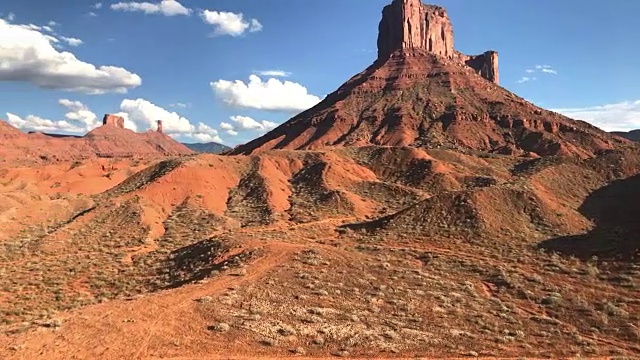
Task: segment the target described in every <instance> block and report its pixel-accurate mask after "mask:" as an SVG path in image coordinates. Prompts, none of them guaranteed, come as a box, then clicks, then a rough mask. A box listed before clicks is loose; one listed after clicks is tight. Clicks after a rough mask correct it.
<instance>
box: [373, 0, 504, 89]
mask: <svg viewBox="0 0 640 360" xmlns="http://www.w3.org/2000/svg"><path fill="white" fill-rule="evenodd" d="M453 44H454V41H453V26H452V25H451V20H450V19H449V16H448V15H447V12H446V10H445V9H444V8H442V7H440V6H435V5H426V4H423V3H422V1H421V0H393V2H392V3H391V4H390V5H387V6H385V7H384V9H383V10H382V20H380V25H379V26H378V60H383V61H384V60H386V59H388V58H389V57H390V56H391V55H392V54H393V53H394V52H397V51H402V52H404V53H405V54H406V55H410V54H411V53H412V50H422V52H425V51H426V52H429V53H432V54H436V55H438V56H442V57H445V58H448V59H452V60H454V61H457V62H460V63H461V64H464V65H467V66H469V67H470V68H472V69H474V70H475V71H476V72H477V73H478V74H479V75H480V76H482V77H484V78H485V79H487V80H489V81H492V82H494V83H496V84H497V83H498V80H499V75H498V53H497V52H495V51H487V52H485V53H484V54H482V55H477V56H469V55H464V54H462V53H460V52H458V51H455V50H454V46H453Z"/></svg>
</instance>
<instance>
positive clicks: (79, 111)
mask: <svg viewBox="0 0 640 360" xmlns="http://www.w3.org/2000/svg"><path fill="white" fill-rule="evenodd" d="M58 104H60V105H62V106H64V107H65V108H67V110H68V112H67V113H66V114H65V115H64V117H65V118H66V119H67V120H71V121H79V122H81V123H83V124H84V125H85V126H86V131H90V130H92V129H94V128H96V127H97V126H99V125H100V122H99V121H98V117H97V116H96V114H95V113H93V112H92V111H91V110H89V108H88V107H87V106H86V105H84V104H83V103H81V102H80V101H71V100H68V99H60V100H58Z"/></svg>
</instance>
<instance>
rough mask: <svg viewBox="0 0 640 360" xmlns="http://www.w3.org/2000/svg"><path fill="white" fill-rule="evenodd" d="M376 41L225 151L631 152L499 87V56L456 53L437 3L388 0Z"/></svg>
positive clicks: (582, 124)
mask: <svg viewBox="0 0 640 360" xmlns="http://www.w3.org/2000/svg"><path fill="white" fill-rule="evenodd" d="M377 44H378V56H377V59H376V60H375V62H374V63H373V64H372V65H371V66H369V67H368V68H367V69H365V70H364V71H362V72H361V73H359V74H357V75H355V76H353V77H352V78H351V79H349V80H348V81H347V82H346V83H344V84H343V85H341V86H340V87H339V88H338V89H337V90H336V91H334V92H333V93H331V94H329V95H327V96H326V97H325V98H324V99H323V100H322V101H321V102H320V103H318V104H317V105H315V106H314V107H312V108H310V109H308V110H306V111H304V112H302V113H300V114H298V115H297V116H295V117H293V118H291V119H290V120H289V121H287V122H285V123H284V124H282V125H280V126H278V127H277V128H275V129H274V130H272V131H270V132H268V133H267V134H265V135H263V136H261V137H259V138H257V139H254V140H253V141H250V142H248V143H246V144H244V145H241V146H238V147H237V148H235V149H233V150H232V151H230V152H229V154H231V155H235V154H245V155H246V154H256V153H260V152H263V151H267V150H270V149H299V150H311V149H320V148H323V147H328V146H368V145H377V146H409V147H416V148H428V149H435V148H446V149H452V150H457V151H471V152H482V153H494V154H503V155H513V156H524V157H537V156H552V155H558V156H576V157H580V158H588V157H593V156H595V155H596V154H598V153H599V152H601V151H604V150H608V149H615V148H617V147H619V146H631V143H630V142H629V141H627V140H625V139H622V138H620V137H617V136H613V135H611V134H608V133H606V132H605V131H603V130H601V129H599V128H597V127H595V126H592V125H590V124H588V123H586V122H584V121H576V120H573V119H570V118H568V117H566V116H563V115H561V114H558V113H555V112H552V111H549V110H545V109H542V108H540V107H538V106H535V105H534V104H532V103H530V102H528V101H526V100H525V99H523V98H521V97H518V96H517V95H515V94H513V93H511V92H510V91H508V90H507V89H505V88H503V87H501V86H500V85H499V78H500V75H499V71H498V53H497V52H496V51H494V50H490V51H487V52H485V53H484V54H481V55H465V54H463V53H462V52H459V51H457V50H456V49H455V48H454V37H453V27H452V24H451V21H450V19H449V16H448V15H447V12H446V11H445V9H444V8H442V7H440V6H435V5H425V4H423V3H422V2H421V1H420V0H394V1H393V2H392V3H391V4H390V5H387V6H385V7H384V9H383V10H382V18H381V20H380V23H379V26H378V42H377Z"/></svg>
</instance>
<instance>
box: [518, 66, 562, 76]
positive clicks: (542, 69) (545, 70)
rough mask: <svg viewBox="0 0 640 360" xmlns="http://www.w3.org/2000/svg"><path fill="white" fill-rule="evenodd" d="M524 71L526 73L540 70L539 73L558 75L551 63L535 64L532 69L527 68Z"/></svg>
mask: <svg viewBox="0 0 640 360" xmlns="http://www.w3.org/2000/svg"><path fill="white" fill-rule="evenodd" d="M525 72H526V73H527V74H533V73H536V72H541V73H545V74H553V75H558V72H557V71H556V70H555V69H554V68H553V66H551V65H536V66H534V68H533V69H527V70H525Z"/></svg>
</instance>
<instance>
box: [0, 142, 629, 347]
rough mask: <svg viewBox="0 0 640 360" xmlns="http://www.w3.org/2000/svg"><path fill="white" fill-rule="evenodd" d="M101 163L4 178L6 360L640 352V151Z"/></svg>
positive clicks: (293, 155) (365, 151) (277, 155)
mask: <svg viewBox="0 0 640 360" xmlns="http://www.w3.org/2000/svg"><path fill="white" fill-rule="evenodd" d="M99 160H100V161H108V162H109V163H110V164H111V165H112V166H113V170H112V175H111V176H112V177H113V178H114V179H113V180H109V178H108V177H106V176H105V174H103V173H102V172H101V170H100V168H101V166H100V165H99V164H97V163H94V161H96V160H86V161H85V162H83V163H82V164H81V165H80V166H78V167H76V168H74V169H72V170H70V171H67V170H66V169H61V168H60V165H48V166H45V167H40V168H39V169H38V170H37V172H34V169H32V168H28V167H24V168H11V169H4V170H2V174H3V175H2V179H3V181H2V187H1V188H0V193H1V194H3V196H5V197H6V199H10V201H11V202H9V203H6V202H2V203H3V204H7V205H4V208H3V209H1V211H2V212H0V220H1V221H2V224H0V225H1V226H0V227H1V228H2V229H3V232H2V233H1V234H0V235H1V237H0V244H2V248H0V249H1V251H0V254H2V263H3V275H4V276H3V277H2V280H0V281H1V282H2V283H1V285H2V286H1V287H0V289H5V290H2V291H0V299H2V307H1V308H0V309H2V313H0V316H1V317H2V318H3V319H4V322H5V325H4V326H2V327H0V328H1V329H2V331H4V332H5V334H6V335H4V336H0V354H3V358H8V359H12V358H47V359H52V358H53V359H57V358H60V359H62V358H67V357H68V355H70V354H81V355H80V356H86V357H101V358H107V359H118V358H131V357H137V356H142V357H150V358H152V357H157V356H160V354H165V355H166V354H171V355H172V356H183V357H184V356H188V357H189V356H190V357H194V358H203V357H206V358H212V359H217V358H220V359H222V358H228V356H229V354H231V355H237V356H240V357H239V358H242V356H258V355H260V356H263V357H264V358H282V357H285V356H289V355H288V354H291V352H290V351H293V352H298V353H305V354H308V355H309V356H313V357H314V358H322V357H323V356H330V355H332V354H342V355H341V356H358V357H360V358H373V357H379V356H387V355H388V357H397V356H400V355H412V354H418V355H419V356H425V357H426V356H431V357H438V358H442V357H456V356H470V355H469V354H482V355H483V356H494V355H499V356H507V357H511V356H513V357H516V356H531V357H548V356H551V357H558V356H573V355H575V354H576V353H579V354H592V353H598V354H617V355H626V356H635V355H638V354H640V348H638V346H637V340H638V336H639V333H638V330H637V327H636V326H635V325H634V324H636V323H637V321H638V320H639V319H638V315H637V314H638V313H640V312H639V310H640V304H639V303H638V302H637V301H636V300H635V299H637V294H638V289H637V284H638V281H640V277H639V276H640V272H638V267H637V261H638V256H639V255H640V254H639V253H638V251H639V249H640V244H639V243H638V242H637V237H634V236H632V234H633V231H635V230H634V229H636V227H635V225H633V224H634V223H633V222H632V221H631V217H620V216H618V215H616V214H623V213H624V211H625V210H624V209H631V208H632V207H633V204H635V203H638V201H639V200H640V199H638V198H637V196H638V192H637V191H633V186H634V185H633V184H635V183H636V182H637V181H635V180H634V178H633V175H634V174H637V173H639V172H640V152H638V151H637V150H624V151H617V150H616V151H608V152H605V153H602V154H600V155H598V156H596V157H595V158H592V159H585V160H580V159H576V158H572V157H568V158H567V157H545V158H539V159H527V158H518V157H513V156H507V155H493V156H489V157H484V158H480V157H477V156H473V155H467V154H463V153H460V152H457V151H452V150H438V149H433V150H422V149H417V148H413V147H377V146H368V147H359V148H336V149H324V150H318V151H287V150H277V151H269V152H264V153H262V154H260V155H252V156H217V155H199V156H197V157H191V156H190V157H174V158H170V159H166V160H160V161H153V162H151V163H150V164H149V166H147V167H145V166H141V165H140V164H139V165H137V166H138V167H137V168H136V171H137V172H136V173H134V174H131V175H129V174H127V173H126V171H127V166H131V165H132V164H127V163H126V162H127V161H131V160H127V159H99ZM61 171H62V172H61ZM36 174H37V175H36ZM34 176H37V178H39V179H40V180H39V181H38V182H37V186H36V185H35V184H36V183H35V182H31V181H29V180H27V179H29V178H33V177H34ZM96 178H104V179H105V180H104V181H103V182H101V183H97V182H95V181H94V180H92V179H96ZM82 184H84V185H82ZM618 184H619V185H618ZM625 184H626V185H625ZM74 188H76V189H80V188H81V189H83V190H82V191H78V190H75V191H69V189H74ZM610 189H611V190H610ZM618 198H625V199H626V200H625V201H624V202H620V203H618V204H619V205H618V207H617V208H615V206H616V205H615V204H616V203H615V200H614V199H618ZM27 208H28V209H32V210H31V211H30V212H31V213H32V214H33V215H35V216H27V217H24V216H21V215H20V214H21V213H20V211H23V210H24V209H27ZM21 209H22V210H21ZM35 209H38V210H37V211H35ZM608 214H610V215H608ZM53 215H55V216H53ZM16 218H18V219H20V221H16ZM45 219H46V220H45ZM632 225H633V226H632ZM612 229H617V230H615V231H616V234H626V235H625V236H624V237H617V239H616V240H615V241H613V242H612V241H603V240H602V239H611V237H610V236H609V237H605V238H598V239H600V240H598V241H595V240H594V236H596V235H597V234H603V233H608V232H610V231H612ZM624 229H626V230H624ZM625 231H626V232H625ZM581 244H585V245H587V246H583V245H581ZM63 249H64V251H63ZM594 259H596V260H594ZM43 269H46V271H43ZM26 283H30V284H31V285H29V286H28V287H24V286H20V285H18V284H26ZM54 284H55V285H54ZM16 286H20V287H19V289H20V290H19V291H18V290H17V289H18V287H16ZM51 286H53V287H54V289H52V288H51ZM9 289H11V290H9ZM78 307H80V308H81V309H77V310H72V309H75V308H78ZM16 309H20V310H19V311H18V310H16ZM576 314H581V315H580V316H576ZM49 329H52V330H49ZM505 329H506V330H505ZM593 329H598V330H597V332H596V331H595V330H593ZM505 331H508V332H509V333H506V332H505ZM124 333H126V334H127V335H126V336H123V335H122V334H124ZM452 334H453V335H452ZM552 334H553V335H552ZM63 339H64V340H63ZM105 339H106V340H105ZM104 341H108V342H109V343H110V344H112V345H110V346H109V347H108V348H104V347H101V345H100V344H103V343H104ZM53 344H63V345H60V346H53ZM3 348H4V349H11V350H6V351H4V352H3V350H2V349H3ZM395 354H398V355H395ZM165 355H163V356H165Z"/></svg>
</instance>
